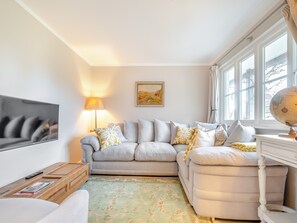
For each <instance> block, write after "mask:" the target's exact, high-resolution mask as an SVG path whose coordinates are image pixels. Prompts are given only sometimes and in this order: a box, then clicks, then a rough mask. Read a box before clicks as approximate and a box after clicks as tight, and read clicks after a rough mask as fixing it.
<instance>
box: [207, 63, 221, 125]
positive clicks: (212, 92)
mask: <svg viewBox="0 0 297 223" xmlns="http://www.w3.org/2000/svg"><path fill="white" fill-rule="evenodd" d="M218 77H219V69H218V66H217V65H214V66H212V67H211V68H210V82H209V103H208V117H207V122H209V123H217V122H218V121H219V119H218Z"/></svg>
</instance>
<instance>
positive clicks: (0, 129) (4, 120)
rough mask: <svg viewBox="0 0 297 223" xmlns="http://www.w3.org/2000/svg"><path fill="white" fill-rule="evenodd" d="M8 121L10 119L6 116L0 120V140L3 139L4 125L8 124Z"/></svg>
mask: <svg viewBox="0 0 297 223" xmlns="http://www.w3.org/2000/svg"><path fill="white" fill-rule="evenodd" d="M9 121H10V118H9V117H8V116H5V117H3V118H2V119H1V120H0V138H3V137H4V129H5V127H6V125H7V124H8V123H9Z"/></svg>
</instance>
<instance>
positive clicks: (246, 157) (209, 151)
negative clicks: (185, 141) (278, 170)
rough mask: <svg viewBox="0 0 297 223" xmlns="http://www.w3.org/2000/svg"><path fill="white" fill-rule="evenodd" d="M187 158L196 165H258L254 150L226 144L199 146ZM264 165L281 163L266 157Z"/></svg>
mask: <svg viewBox="0 0 297 223" xmlns="http://www.w3.org/2000/svg"><path fill="white" fill-rule="evenodd" d="M189 158H190V160H191V161H192V162H193V163H196V164H198V165H226V166H258V155H257V153H256V152H242V151H240V150H238V149H234V148H231V147H226V146H213V147H200V148H195V149H193V150H192V151H191V152H190V153H189ZM266 165H268V166H274V165H281V164H280V163H278V162H276V161H273V160H271V159H266Z"/></svg>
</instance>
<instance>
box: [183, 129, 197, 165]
mask: <svg viewBox="0 0 297 223" xmlns="http://www.w3.org/2000/svg"><path fill="white" fill-rule="evenodd" d="M198 132H199V130H198V129H196V128H195V129H194V133H193V135H192V137H191V140H190V143H189V145H188V147H187V149H186V151H185V154H184V160H186V159H187V156H188V154H189V152H190V151H191V150H192V149H193V148H194V145H195V143H196V136H197V135H198Z"/></svg>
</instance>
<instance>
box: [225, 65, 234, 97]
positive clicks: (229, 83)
mask: <svg viewBox="0 0 297 223" xmlns="http://www.w3.org/2000/svg"><path fill="white" fill-rule="evenodd" d="M224 79H225V86H224V88H225V95H227V94H232V93H234V91H235V79H234V67H232V68H231V69H230V70H227V71H226V72H225V73H224Z"/></svg>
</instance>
